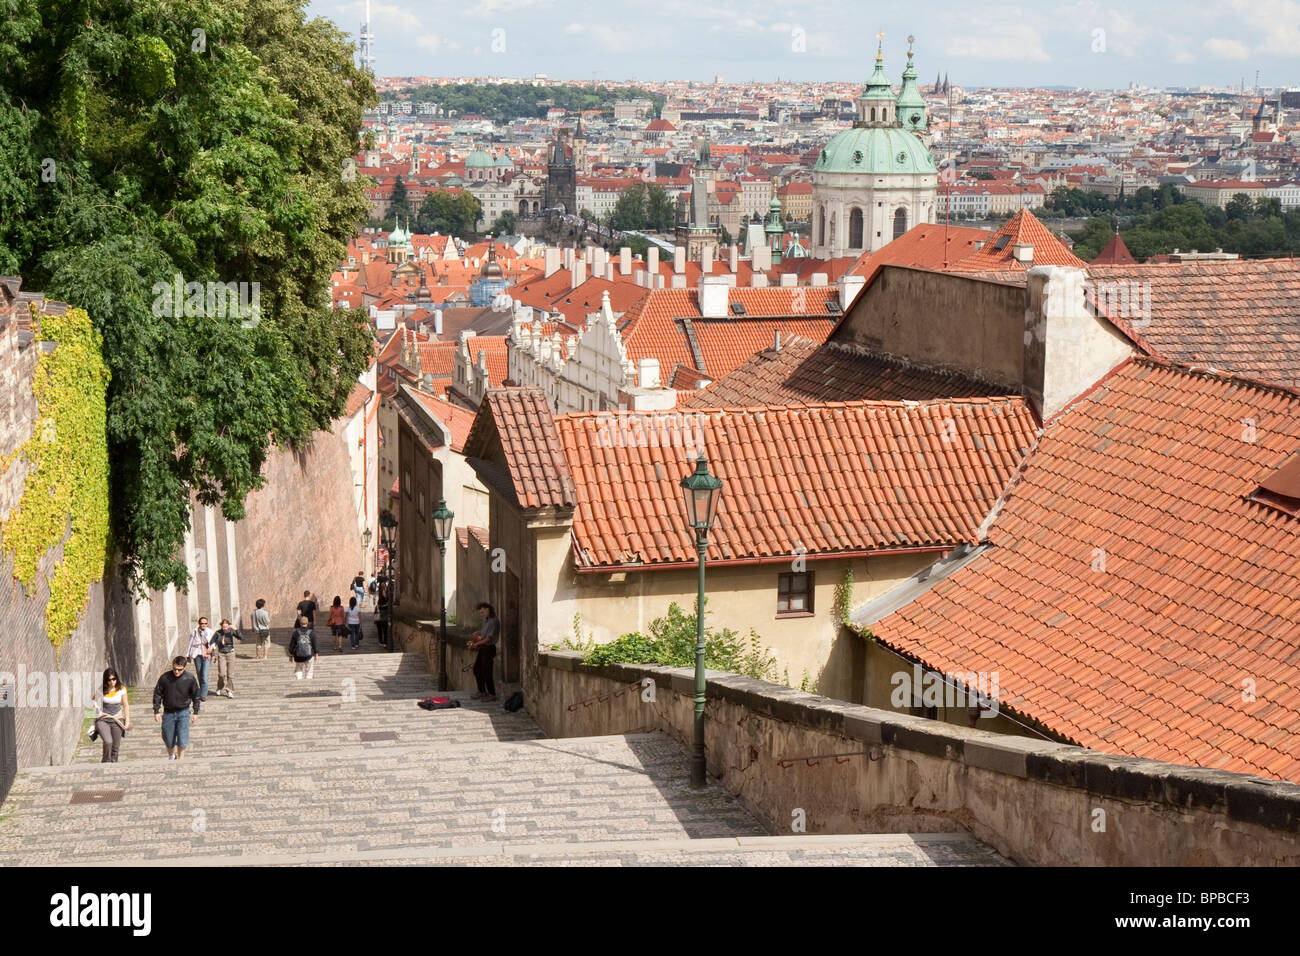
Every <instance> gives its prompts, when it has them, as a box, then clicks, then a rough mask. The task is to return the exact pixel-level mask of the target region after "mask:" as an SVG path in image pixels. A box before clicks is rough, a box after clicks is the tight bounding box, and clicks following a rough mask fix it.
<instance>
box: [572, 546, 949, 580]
mask: <svg viewBox="0 0 1300 956" xmlns="http://www.w3.org/2000/svg"><path fill="white" fill-rule="evenodd" d="M955 547H957V545H955V544H946V545H929V546H927V547H921V548H869V549H863V550H858V551H831V552H827V553H824V554H782V555H771V556H769V557H763V558H709V562H708V563H709V567H711V568H729V567H735V566H737V565H743V564H790V563H791V562H793V561H796V560H800V559H802V560H804V561H829V560H831V559H833V558H870V557H875V556H881V557H884V556H887V555H895V554H946V553H947V552H949V551H951V550H952V549H953V548H955ZM575 550H577V549H576V548H575ZM698 567H699V561H698V560H697V561H664V562H657V563H654V564H604V565H600V566H599V567H594V568H582V567H580V568H578V569H577V571H578V573H579V574H611V573H615V572H618V571H682V570H686V569H692V568H698Z"/></svg>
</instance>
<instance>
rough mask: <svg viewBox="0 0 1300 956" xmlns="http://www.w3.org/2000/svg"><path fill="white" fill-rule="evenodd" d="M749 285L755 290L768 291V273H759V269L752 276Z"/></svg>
mask: <svg viewBox="0 0 1300 956" xmlns="http://www.w3.org/2000/svg"><path fill="white" fill-rule="evenodd" d="M749 284H750V286H751V287H752V288H755V289H766V288H767V286H768V281H767V273H766V272H759V271H758V270H757V269H755V270H754V271H753V273H751V274H750V277H749Z"/></svg>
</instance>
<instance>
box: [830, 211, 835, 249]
mask: <svg viewBox="0 0 1300 956" xmlns="http://www.w3.org/2000/svg"><path fill="white" fill-rule="evenodd" d="M830 243H831V245H832V246H833V245H835V213H831V238H830Z"/></svg>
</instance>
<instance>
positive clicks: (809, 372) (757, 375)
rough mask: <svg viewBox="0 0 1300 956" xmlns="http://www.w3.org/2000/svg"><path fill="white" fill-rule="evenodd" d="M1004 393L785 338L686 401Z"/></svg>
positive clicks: (962, 378)
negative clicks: (779, 343) (779, 346)
mask: <svg viewBox="0 0 1300 956" xmlns="http://www.w3.org/2000/svg"><path fill="white" fill-rule="evenodd" d="M1005 392H1006V389H1005V388H1000V387H998V386H997V385H993V384H990V383H987V382H981V381H978V380H976V379H973V378H969V377H968V376H966V375H963V374H961V373H959V372H952V371H946V370H938V369H930V368H926V367H924V366H919V365H914V364H912V363H910V362H907V361H906V360H904V359H899V358H894V357H892V356H888V355H880V354H877V353H874V352H869V351H867V350H865V349H862V348H860V347H857V346H854V345H846V344H842V343H839V342H826V343H823V344H818V343H817V342H814V341H811V340H809V339H804V338H793V339H789V340H785V339H784V337H783V340H782V343H781V348H780V350H779V351H773V350H772V349H771V348H768V349H765V350H763V351H762V352H759V353H757V354H755V355H754V356H753V357H752V358H750V360H749V361H748V362H745V363H744V364H743V365H741V366H739V367H737V368H736V369H735V371H733V372H731V373H729V374H727V375H724V376H723V377H722V378H720V379H718V380H717V381H716V382H714V383H713V384H712V385H710V386H709V387H708V388H705V389H702V390H701V391H699V392H697V393H696V394H695V395H694V396H693V397H692V398H691V399H690V401H688V402H687V403H686V405H687V407H691V408H728V407H730V408H735V407H737V406H747V405H815V404H820V403H822V402H849V401H859V400H863V399H872V400H927V399H936V398H975V397H978V396H984V395H1001V394H1004V393H1005Z"/></svg>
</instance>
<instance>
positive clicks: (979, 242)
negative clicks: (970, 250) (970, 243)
mask: <svg viewBox="0 0 1300 956" xmlns="http://www.w3.org/2000/svg"><path fill="white" fill-rule="evenodd" d="M983 248H984V240H983V239H977V240H975V243H974V249H975V251H976V252H979V251H980V250H981V249H983Z"/></svg>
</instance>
